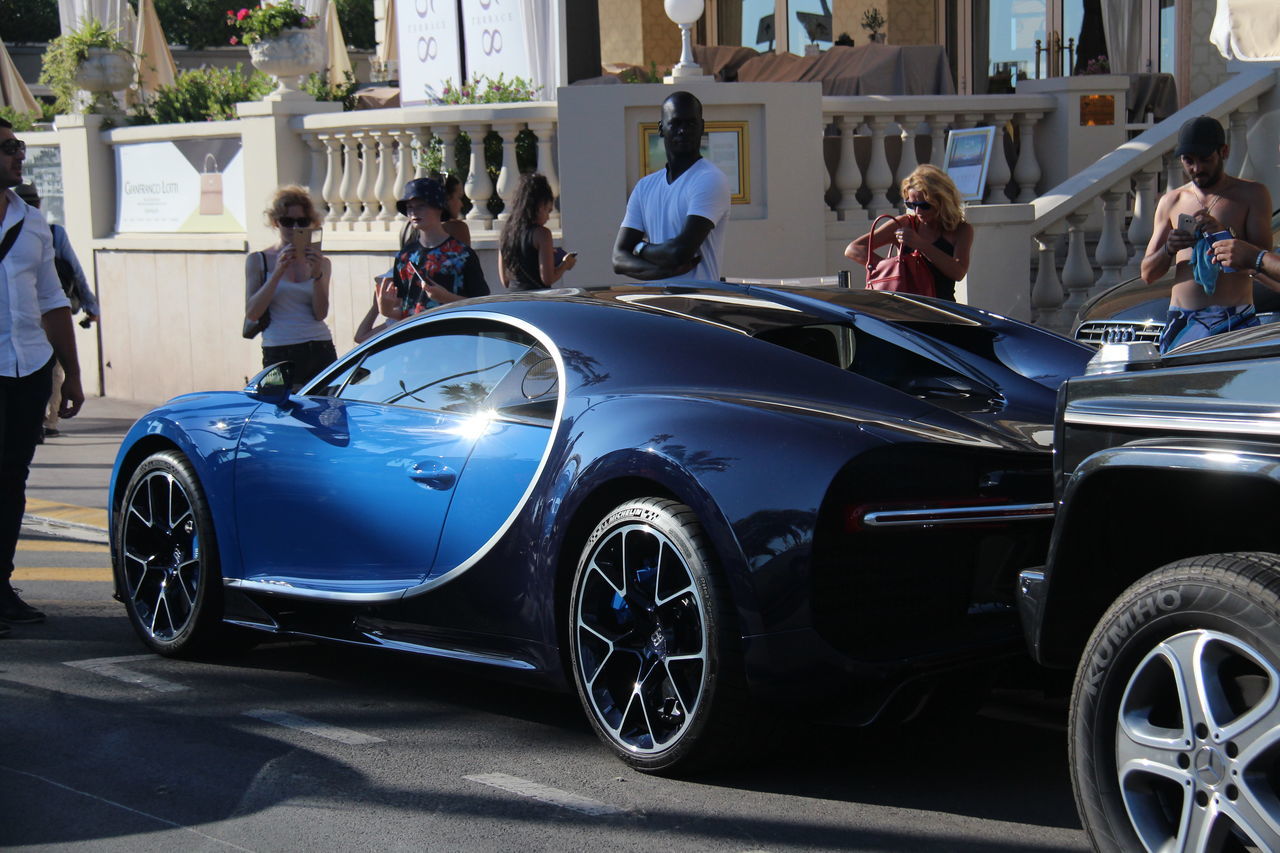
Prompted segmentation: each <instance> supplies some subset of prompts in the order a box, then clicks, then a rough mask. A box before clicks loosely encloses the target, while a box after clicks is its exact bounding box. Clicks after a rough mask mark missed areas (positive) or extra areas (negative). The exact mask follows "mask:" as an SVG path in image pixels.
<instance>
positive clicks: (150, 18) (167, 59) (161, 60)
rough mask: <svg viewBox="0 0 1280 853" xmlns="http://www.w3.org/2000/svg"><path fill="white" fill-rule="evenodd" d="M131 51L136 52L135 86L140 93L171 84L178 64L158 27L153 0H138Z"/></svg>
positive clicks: (153, 90) (152, 91)
mask: <svg viewBox="0 0 1280 853" xmlns="http://www.w3.org/2000/svg"><path fill="white" fill-rule="evenodd" d="M133 50H134V53H136V54H138V89H139V90H140V91H141V92H142V94H143V95H151V94H154V93H155V92H156V90H157V89H159V88H160V87H161V86H172V85H173V81H174V78H175V77H176V76H177V73H178V66H177V65H176V64H175V63H174V61H173V54H172V53H171V52H170V51H169V41H168V39H166V38H165V36H164V29H163V28H162V27H161V26H160V17H159V16H158V15H157V14H156V4H155V0H138V35H137V38H136V39H135V40H134V43H133Z"/></svg>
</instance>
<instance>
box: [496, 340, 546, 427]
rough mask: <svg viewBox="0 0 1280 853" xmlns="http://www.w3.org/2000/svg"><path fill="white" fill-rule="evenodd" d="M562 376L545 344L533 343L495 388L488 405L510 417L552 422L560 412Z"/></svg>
mask: <svg viewBox="0 0 1280 853" xmlns="http://www.w3.org/2000/svg"><path fill="white" fill-rule="evenodd" d="M559 377H560V374H559V372H558V371H557V369H556V363H555V359H553V358H552V357H551V356H550V355H549V354H548V353H547V351H546V350H545V349H543V348H542V347H541V346H538V345H535V346H532V347H530V348H529V349H528V351H527V352H525V354H524V356H523V357H522V358H521V359H520V361H519V363H517V364H516V365H515V367H513V368H512V370H511V372H510V373H508V374H507V375H506V377H504V378H503V380H502V381H501V382H499V383H498V385H497V387H496V388H494V389H493V393H492V394H490V395H489V400H488V402H487V403H486V405H487V407H488V408H490V409H492V410H493V411H494V412H495V413H496V414H497V415H498V416H499V417H503V418H507V419H509V420H518V421H523V422H526V423H550V422H551V421H552V420H553V419H554V418H555V414H556V402H557V400H558V398H559V390H560V378H559Z"/></svg>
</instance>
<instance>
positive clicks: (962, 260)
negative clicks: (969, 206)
mask: <svg viewBox="0 0 1280 853" xmlns="http://www.w3.org/2000/svg"><path fill="white" fill-rule="evenodd" d="M902 203H903V205H904V206H905V207H906V208H907V210H908V211H909V215H907V216H905V217H898V218H897V219H896V220H894V221H892V222H885V223H883V224H881V225H880V227H879V228H877V229H876V230H875V233H874V234H871V233H867V234H863V235H862V236H861V237H859V238H858V239H856V240H854V241H853V242H852V243H850V244H849V245H848V246H847V247H846V248H845V250H844V256H845V257H846V258H849V259H850V260H853V261H856V262H857V263H859V264H863V265H865V264H866V263H867V256H868V253H869V252H874V251H875V250H876V249H878V248H879V247H881V246H886V245H888V244H889V243H892V242H893V241H894V240H895V239H900V240H901V241H902V246H903V249H902V251H904V252H908V251H910V250H912V249H915V250H917V251H919V252H920V254H921V255H923V256H924V259H925V260H926V261H928V262H929V267H930V269H932V271H933V289H934V295H935V296H937V297H938V298H940V299H947V300H950V301H952V302H955V301H956V282H957V281H959V280H960V279H962V278H964V277H965V276H966V275H968V273H969V253H970V251H971V250H972V249H973V226H972V225H970V224H969V223H968V222H965V221H964V209H963V207H962V202H961V200H960V191H959V190H958V189H956V185H955V182H954V181H952V180H951V178H950V177H949V176H948V175H947V173H946V172H944V171H942V170H941V169H939V168H938V167H937V166H930V165H924V166H917V167H916V170H915V171H914V172H912V173H911V174H910V175H907V177H906V178H905V179H904V180H903V181H902Z"/></svg>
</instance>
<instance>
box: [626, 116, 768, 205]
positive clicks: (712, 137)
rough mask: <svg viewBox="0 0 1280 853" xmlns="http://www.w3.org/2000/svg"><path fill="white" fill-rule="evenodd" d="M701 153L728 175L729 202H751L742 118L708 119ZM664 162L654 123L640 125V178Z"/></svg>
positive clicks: (747, 147) (749, 164)
mask: <svg viewBox="0 0 1280 853" xmlns="http://www.w3.org/2000/svg"><path fill="white" fill-rule="evenodd" d="M702 156H703V157H705V158H706V159H708V160H710V161H711V162H712V163H714V164H716V165H717V166H719V167H720V171H722V172H724V173H725V176H726V177H728V178H729V191H730V194H731V197H730V201H731V202H732V203H733V204H750V203H751V168H750V167H751V151H750V145H749V143H748V141H747V123H746V122H745V121H709V122H707V123H706V125H705V132H704V133H703V134H702ZM666 165H667V150H666V148H665V147H663V144H662V137H661V136H660V135H659V134H658V123H657V122H656V121H655V122H644V123H642V124H641V125H640V177H642V178H643V177H644V176H645V175H648V174H652V173H653V172H656V171H658V170H659V169H662V168H664V167H665V166H666Z"/></svg>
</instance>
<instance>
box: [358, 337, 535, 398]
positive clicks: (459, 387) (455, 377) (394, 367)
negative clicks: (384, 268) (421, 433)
mask: <svg viewBox="0 0 1280 853" xmlns="http://www.w3.org/2000/svg"><path fill="white" fill-rule="evenodd" d="M415 332H418V334H415V335H414V336H412V337H407V338H406V337H401V338H397V339H393V340H392V341H390V342H389V343H388V345H387V346H385V347H381V348H379V349H376V350H373V351H371V352H369V353H368V354H367V355H366V356H365V357H364V358H363V359H362V360H361V361H360V363H359V364H357V365H356V366H355V367H354V369H352V371H351V373H350V377H349V378H347V380H346V384H345V385H344V386H343V387H342V390H341V391H340V392H338V394H337V396H338V397H339V398H341V399H343V400H359V401H363V402H369V403H383V404H387V405H394V406H407V407H410V408H416V409H431V410H435V411H444V412H455V413H458V414H470V413H473V412H475V411H478V410H480V409H481V408H485V407H486V401H487V400H488V399H489V396H490V394H491V393H492V392H493V390H494V389H495V388H496V387H498V385H499V383H501V382H502V380H503V378H504V377H505V376H507V375H508V374H509V373H510V372H511V370H512V368H513V367H514V366H515V365H517V364H519V363H520V362H521V360H522V359H523V358H524V357H525V354H526V353H527V352H528V351H529V348H530V345H531V344H532V340H531V339H529V338H528V336H527V335H525V334H524V333H522V332H519V331H517V330H514V329H510V328H508V327H504V326H501V325H500V324H496V323H484V322H459V323H439V324H430V325H427V326H424V327H421V328H420V329H416V330H415Z"/></svg>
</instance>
